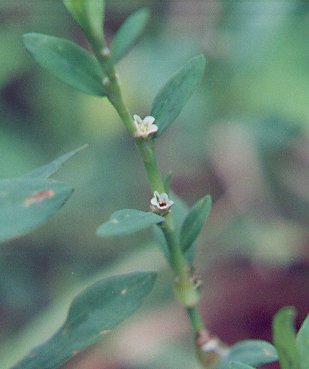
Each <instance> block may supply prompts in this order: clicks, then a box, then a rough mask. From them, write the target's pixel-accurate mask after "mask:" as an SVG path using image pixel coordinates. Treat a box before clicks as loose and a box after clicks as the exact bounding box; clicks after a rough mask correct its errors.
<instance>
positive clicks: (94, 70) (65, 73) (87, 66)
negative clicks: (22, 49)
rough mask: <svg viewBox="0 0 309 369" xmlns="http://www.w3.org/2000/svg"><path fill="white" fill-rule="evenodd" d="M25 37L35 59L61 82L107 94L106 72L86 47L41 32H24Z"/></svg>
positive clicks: (91, 93)
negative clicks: (104, 81)
mask: <svg viewBox="0 0 309 369" xmlns="http://www.w3.org/2000/svg"><path fill="white" fill-rule="evenodd" d="M23 39H24V44H25V46H26V48H27V49H28V50H29V52H30V53H31V54H32V56H33V57H34V59H35V60H36V61H37V62H38V63H39V64H40V65H41V66H42V67H44V68H46V69H47V70H49V71H50V72H51V73H53V74H54V75H55V76H56V77H58V78H59V79H60V80H61V81H63V82H66V83H68V84H69V85H70V86H73V87H75V88H77V89H78V90H81V91H83V92H85V93H86V94H89V95H95V96H106V92H105V90H104V88H103V84H102V80H103V78H104V74H103V72H102V70H101V68H100V66H99V64H98V62H97V61H96V59H95V58H94V57H93V56H92V55H91V54H89V53H88V52H87V51H86V50H85V49H83V48H81V47H80V46H78V45H76V44H74V43H73V42H71V41H68V40H65V39H63V38H58V37H54V36H48V35H42V34H39V33H28V34H25V35H24V36H23Z"/></svg>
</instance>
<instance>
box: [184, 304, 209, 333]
mask: <svg viewBox="0 0 309 369" xmlns="http://www.w3.org/2000/svg"><path fill="white" fill-rule="evenodd" d="M187 314H188V316H189V319H190V321H191V325H192V328H193V329H194V332H195V333H196V334H199V333H200V332H202V331H203V330H204V329H205V326H204V322H203V319H202V317H201V314H200V313H199V311H198V310H197V307H196V306H194V307H192V308H187Z"/></svg>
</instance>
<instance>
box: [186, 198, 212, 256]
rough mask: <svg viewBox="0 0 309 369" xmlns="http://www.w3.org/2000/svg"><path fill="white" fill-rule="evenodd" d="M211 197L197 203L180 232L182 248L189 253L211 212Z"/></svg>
mask: <svg viewBox="0 0 309 369" xmlns="http://www.w3.org/2000/svg"><path fill="white" fill-rule="evenodd" d="M211 203H212V202H211V197H210V196H209V195H207V196H205V197H203V198H202V199H200V200H199V201H197V202H196V203H195V204H194V205H193V206H192V208H191V209H190V212H189V214H188V215H187V216H186V218H185V220H184V222H183V224H182V227H181V231H180V242H181V247H182V249H183V250H184V251H187V250H188V249H189V248H190V247H191V245H192V244H193V242H194V241H195V240H196V238H197V236H198V235H199V233H200V232H201V229H202V227H203V225H204V223H205V221H206V220H207V218H208V215H209V213H210V210H211Z"/></svg>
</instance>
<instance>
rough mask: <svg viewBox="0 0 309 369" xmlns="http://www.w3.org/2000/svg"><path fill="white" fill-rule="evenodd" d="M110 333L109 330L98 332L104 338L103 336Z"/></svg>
mask: <svg viewBox="0 0 309 369" xmlns="http://www.w3.org/2000/svg"><path fill="white" fill-rule="evenodd" d="M110 332H111V329H104V330H103V331H101V332H100V335H101V336H104V335H105V334H108V333H110Z"/></svg>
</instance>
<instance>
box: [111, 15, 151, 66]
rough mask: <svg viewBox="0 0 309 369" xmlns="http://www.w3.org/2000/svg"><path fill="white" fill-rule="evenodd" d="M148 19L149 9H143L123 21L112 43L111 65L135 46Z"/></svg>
mask: <svg viewBox="0 0 309 369" xmlns="http://www.w3.org/2000/svg"><path fill="white" fill-rule="evenodd" d="M149 17H150V12H149V9H146V8H144V9H139V10H137V11H136V12H135V13H133V14H132V15H130V16H129V17H128V18H127V19H126V20H125V21H124V23H123V24H122V25H121V27H120V29H119V30H118V32H117V33H116V36H115V38H114V40H113V43H112V55H111V58H110V63H111V64H115V63H117V62H118V61H119V60H120V59H122V58H123V57H124V56H125V55H126V54H127V53H128V52H129V51H130V49H131V48H132V47H133V46H134V45H135V43H136V42H137V40H138V39H139V37H140V36H141V34H142V33H143V31H144V29H145V27H146V25H147V22H148V20H149Z"/></svg>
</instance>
